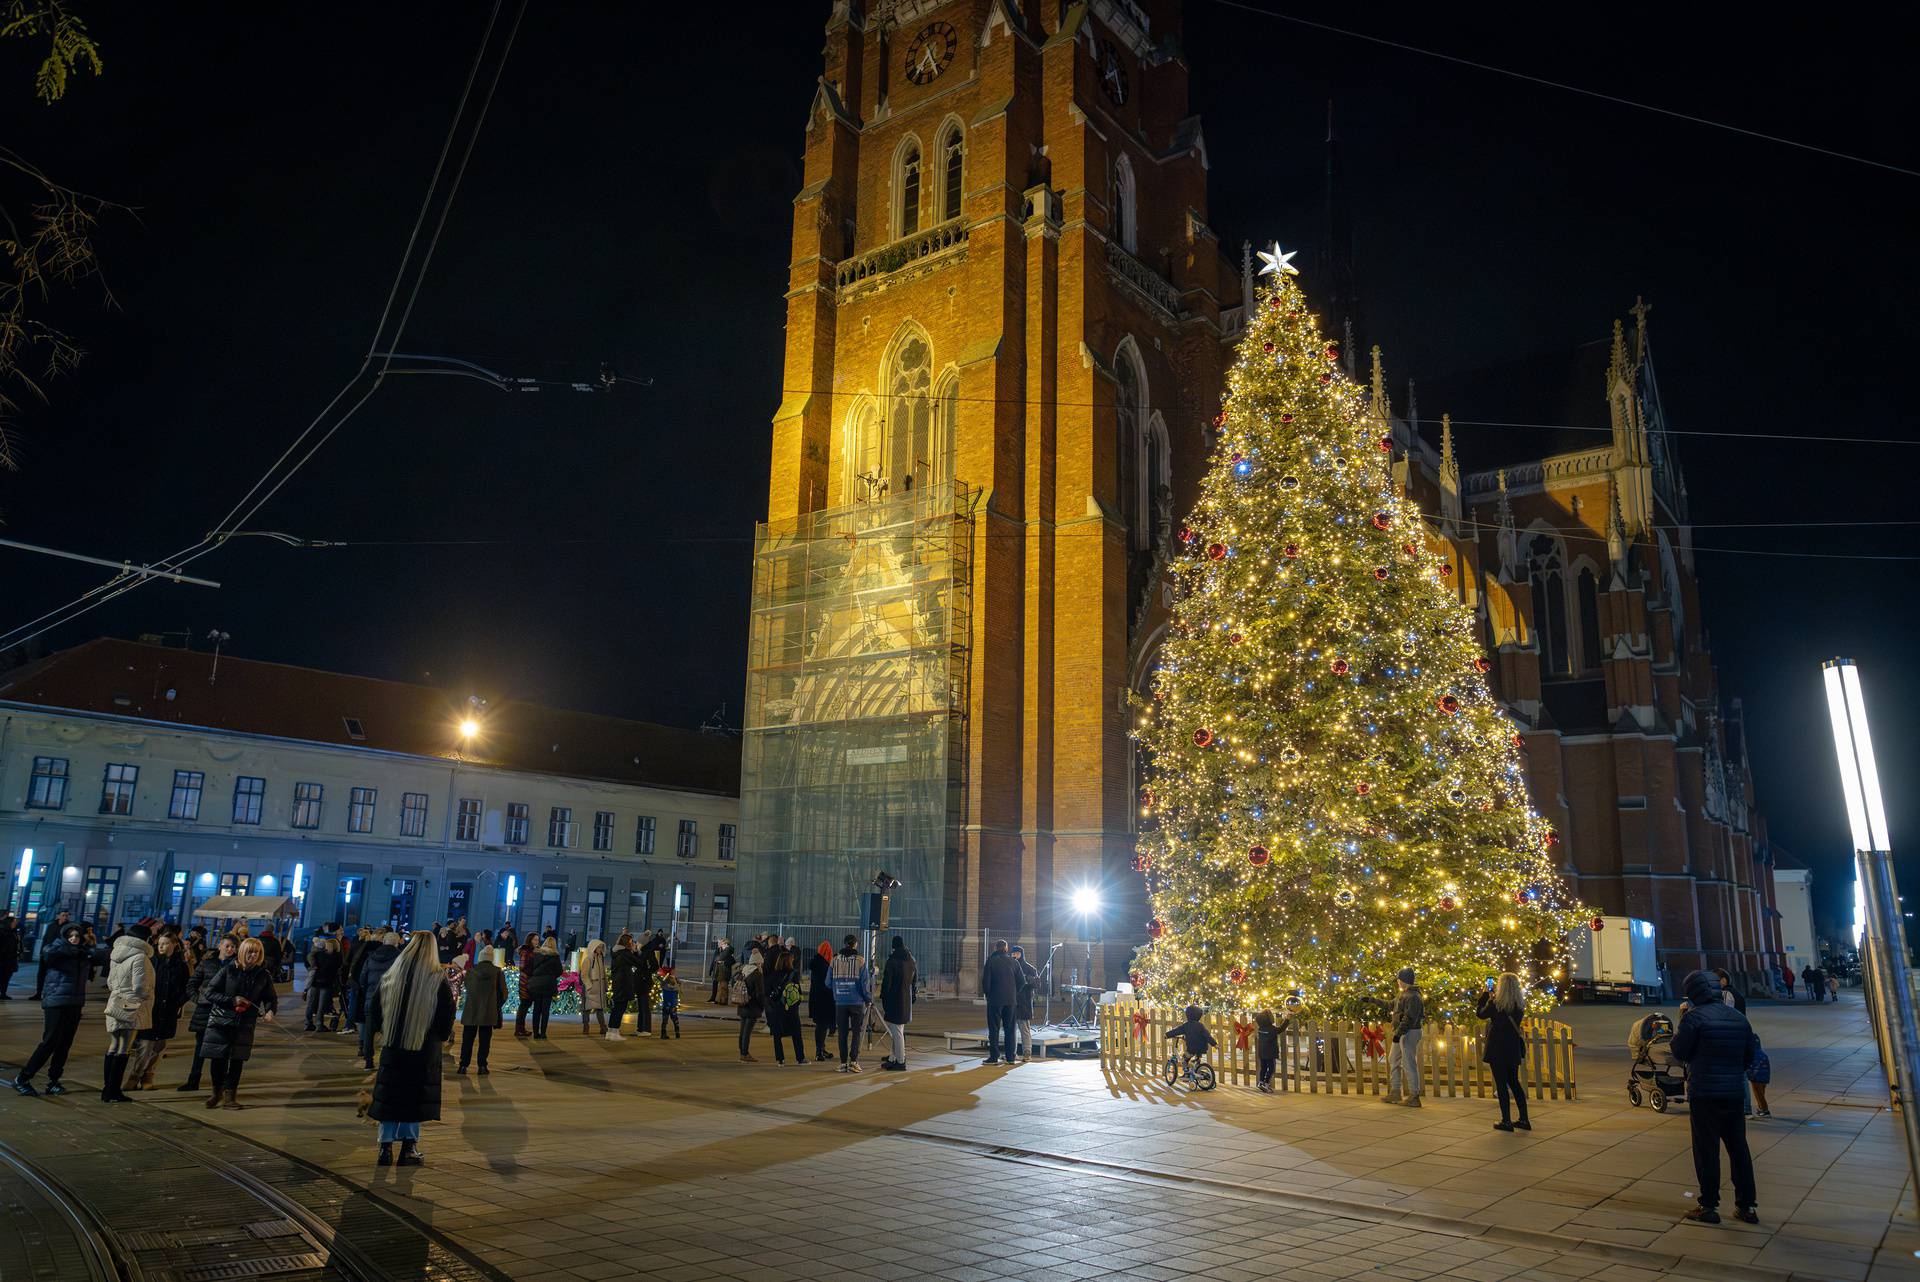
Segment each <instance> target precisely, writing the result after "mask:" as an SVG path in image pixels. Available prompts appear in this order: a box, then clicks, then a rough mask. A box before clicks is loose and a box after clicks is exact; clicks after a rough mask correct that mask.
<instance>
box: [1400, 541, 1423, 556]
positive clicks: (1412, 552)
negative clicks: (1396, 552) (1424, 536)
mask: <svg viewBox="0 0 1920 1282" xmlns="http://www.w3.org/2000/svg"><path fill="white" fill-rule="evenodd" d="M1400 550H1401V551H1402V552H1405V553H1406V554H1407V555H1408V556H1419V555H1420V549H1419V548H1417V547H1415V546H1413V544H1411V543H1402V544H1401V545H1400Z"/></svg>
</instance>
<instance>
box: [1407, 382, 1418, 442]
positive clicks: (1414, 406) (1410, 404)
mask: <svg viewBox="0 0 1920 1282" xmlns="http://www.w3.org/2000/svg"><path fill="white" fill-rule="evenodd" d="M1407 426H1408V427H1410V428H1412V429H1413V430H1414V431H1416V432H1418V431H1419V430H1420V399H1419V398H1418V397H1416V396H1415V395H1414V394H1413V380H1412V379H1408V380H1407Z"/></svg>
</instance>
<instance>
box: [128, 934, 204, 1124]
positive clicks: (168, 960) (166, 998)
mask: <svg viewBox="0 0 1920 1282" xmlns="http://www.w3.org/2000/svg"><path fill="white" fill-rule="evenodd" d="M192 979H193V975H192V972H191V971H189V970H188V968H187V956H186V952H185V950H184V949H183V948H182V946H181V943H180V937H179V936H178V935H174V934H162V935H161V936H160V937H159V938H158V939H156V940H154V942H153V1011H152V1014H151V1016H150V1019H151V1021H152V1022H151V1023H149V1024H148V1025H147V1027H145V1028H143V1029H141V1030H140V1031H139V1033H137V1034H136V1035H135V1036H134V1039H133V1058H132V1060H131V1061H130V1062H129V1063H128V1064H127V1079H126V1080H127V1085H126V1089H127V1090H132V1091H150V1090H152V1089H153V1075H154V1073H155V1072H156V1071H157V1070H158V1069H159V1067H160V1056H161V1055H162V1054H164V1053H165V1051H166V1049H167V1043H168V1042H170V1041H172V1040H173V1038H174V1036H175V1034H177V1033H178V1032H179V1031H180V1008H181V1007H182V1006H184V1005H186V1001H187V985H188V984H189V983H190V982H191V981H192Z"/></svg>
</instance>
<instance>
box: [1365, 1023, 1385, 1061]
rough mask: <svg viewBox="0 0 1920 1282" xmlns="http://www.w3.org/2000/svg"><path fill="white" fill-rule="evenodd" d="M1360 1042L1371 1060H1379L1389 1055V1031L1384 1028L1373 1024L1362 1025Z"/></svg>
mask: <svg viewBox="0 0 1920 1282" xmlns="http://www.w3.org/2000/svg"><path fill="white" fill-rule="evenodd" d="M1360 1041H1361V1043H1362V1045H1363V1047H1364V1048H1365V1050H1366V1053H1367V1058H1369V1059H1379V1058H1380V1057H1381V1056H1382V1055H1385V1054H1386V1053H1387V1030H1386V1029H1384V1028H1379V1027H1376V1026H1375V1025H1373V1024H1362V1025H1360Z"/></svg>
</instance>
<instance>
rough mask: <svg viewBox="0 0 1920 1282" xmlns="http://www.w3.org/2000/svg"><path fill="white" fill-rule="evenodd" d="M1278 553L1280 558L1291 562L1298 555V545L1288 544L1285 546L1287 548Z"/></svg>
mask: <svg viewBox="0 0 1920 1282" xmlns="http://www.w3.org/2000/svg"><path fill="white" fill-rule="evenodd" d="M1280 553H1281V555H1282V556H1284V557H1286V558H1287V559H1288V560H1289V561H1291V560H1293V558H1295V557H1297V556H1299V555H1300V545H1299V544H1298V543H1289V544H1287V546H1285V547H1283V548H1281V549H1280Z"/></svg>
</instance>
